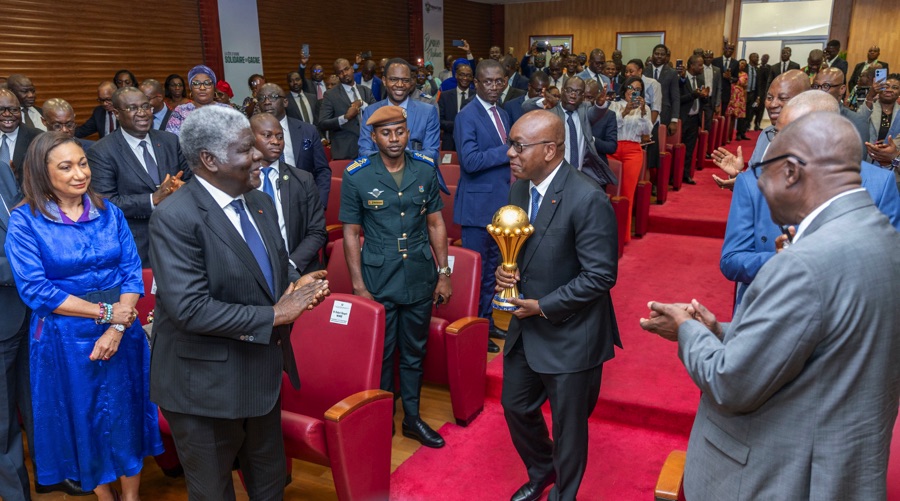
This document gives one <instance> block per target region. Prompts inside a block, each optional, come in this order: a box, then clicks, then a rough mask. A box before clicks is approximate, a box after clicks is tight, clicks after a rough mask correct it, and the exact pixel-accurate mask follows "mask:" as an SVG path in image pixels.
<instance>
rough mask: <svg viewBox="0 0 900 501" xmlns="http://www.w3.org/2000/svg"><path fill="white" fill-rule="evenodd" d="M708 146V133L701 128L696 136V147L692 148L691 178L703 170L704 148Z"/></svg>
mask: <svg viewBox="0 0 900 501" xmlns="http://www.w3.org/2000/svg"><path fill="white" fill-rule="evenodd" d="M708 144H709V132H706V131H705V130H703V129H702V128H701V129H700V132H699V133H698V134H697V147H696V148H694V160H693V161H692V162H691V177H692V178H693V177H694V174H696V172H697V171H698V170H703V161H704V160H705V159H706V147H707V145H708Z"/></svg>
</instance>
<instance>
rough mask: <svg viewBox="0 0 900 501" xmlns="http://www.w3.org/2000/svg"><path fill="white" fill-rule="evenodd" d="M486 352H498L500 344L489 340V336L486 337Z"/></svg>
mask: <svg viewBox="0 0 900 501" xmlns="http://www.w3.org/2000/svg"><path fill="white" fill-rule="evenodd" d="M488 353H500V346H498V345H497V343H495V342H493V341H491V338H488Z"/></svg>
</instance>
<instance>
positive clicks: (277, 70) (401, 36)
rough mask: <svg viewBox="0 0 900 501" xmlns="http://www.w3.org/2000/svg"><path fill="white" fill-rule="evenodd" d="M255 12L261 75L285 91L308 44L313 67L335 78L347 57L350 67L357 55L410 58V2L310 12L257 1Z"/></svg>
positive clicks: (346, 3)
mask: <svg viewBox="0 0 900 501" xmlns="http://www.w3.org/2000/svg"><path fill="white" fill-rule="evenodd" d="M256 6H257V9H258V11H259V35H260V39H261V40H260V42H261V44H262V59H263V70H264V71H263V72H264V73H265V75H266V77H267V78H268V80H269V81H271V82H274V83H277V84H279V85H281V86H282V87H284V86H286V85H287V74H288V73H289V72H291V71H297V65H298V64H299V61H300V47H301V45H303V44H305V43H308V44H309V46H310V49H309V51H310V63H309V64H310V65H313V64H321V65H322V67H323V68H324V69H325V72H326V74H330V73H332V71H333V70H332V69H333V64H334V60H335V59H337V58H339V57H343V58H346V59H349V60H350V63H351V64H352V63H353V58H354V56H355V55H356V53H357V52H363V51H367V50H371V51H372V57H373V58H375V59H380V58H382V57H403V58H406V59H407V60H410V58H411V57H412V55H411V54H410V48H409V39H408V38H407V32H408V31H409V12H408V6H407V2H401V1H397V0H394V1H391V0H377V1H371V2H359V1H354V0H329V1H328V2H327V8H322V9H311V8H310V7H311V4H310V2H308V1H301V0H283V1H278V2H273V1H265V0H257V2H256ZM310 14H311V15H310ZM308 71H309V70H307V77H309V73H308ZM232 84H233V85H247V82H233V83H232Z"/></svg>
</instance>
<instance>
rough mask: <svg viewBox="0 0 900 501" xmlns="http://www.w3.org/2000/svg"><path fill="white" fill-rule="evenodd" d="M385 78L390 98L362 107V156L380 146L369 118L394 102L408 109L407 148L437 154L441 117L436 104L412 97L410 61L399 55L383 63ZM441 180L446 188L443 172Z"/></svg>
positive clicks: (428, 154) (430, 156) (360, 142)
mask: <svg viewBox="0 0 900 501" xmlns="http://www.w3.org/2000/svg"><path fill="white" fill-rule="evenodd" d="M384 79H385V81H386V82H387V99H382V100H381V101H378V102H377V103H375V104H373V105H371V106H367V107H366V109H365V111H363V117H362V120H361V122H360V126H359V156H360V157H368V156H369V155H372V154H373V153H378V147H377V146H376V145H375V142H374V141H373V140H372V126H370V125H368V124H366V121H367V120H369V117H371V116H372V114H373V113H375V111H377V110H378V109H379V108H381V107H382V106H391V105H393V106H399V107H401V108H403V109H405V110H406V124H407V128H408V131H409V141H408V142H407V144H406V149H407V150H409V151H413V152H416V151H417V152H419V153H421V154H423V155H425V156H426V157H428V158H431V159H435V158H437V156H438V152H439V151H440V149H441V121H440V118H439V117H438V110H437V108H435V107H434V106H433V105H430V104H426V103H423V102H421V101H416V100H415V99H410V98H409V93H410V92H411V91H412V89H414V88H415V81H414V80H413V79H412V71H411V69H410V67H409V63H407V62H406V61H404V60H403V59H399V58H397V59H391V60H390V61H388V62H387V64H386V65H385V66H384ZM438 180H439V181H441V185H442V188H441V189H444V188H445V186H444V185H443V181H442V180H441V179H440V176H438Z"/></svg>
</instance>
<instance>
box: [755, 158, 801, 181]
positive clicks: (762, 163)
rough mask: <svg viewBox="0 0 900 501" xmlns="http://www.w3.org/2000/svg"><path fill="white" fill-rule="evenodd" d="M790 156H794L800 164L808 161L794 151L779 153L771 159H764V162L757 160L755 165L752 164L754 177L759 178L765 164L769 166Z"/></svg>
mask: <svg viewBox="0 0 900 501" xmlns="http://www.w3.org/2000/svg"><path fill="white" fill-rule="evenodd" d="M788 158H793V159H794V161H796V162H797V163H798V164H800V165H806V161H805V160H803V159H802V158H800V157H798V156H797V155H794V154H792V153H787V154H784V155H779V156H777V157H775V158H770V159H768V160H764V161H762V162H757V163H755V164H753V165H751V166H750V170H751V171H752V172H753V177H755V178H756V179H759V171H760V169H762V168H763V167H765V166H767V165H769V164H773V163H775V162H780V161H781V160H785V159H788Z"/></svg>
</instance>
